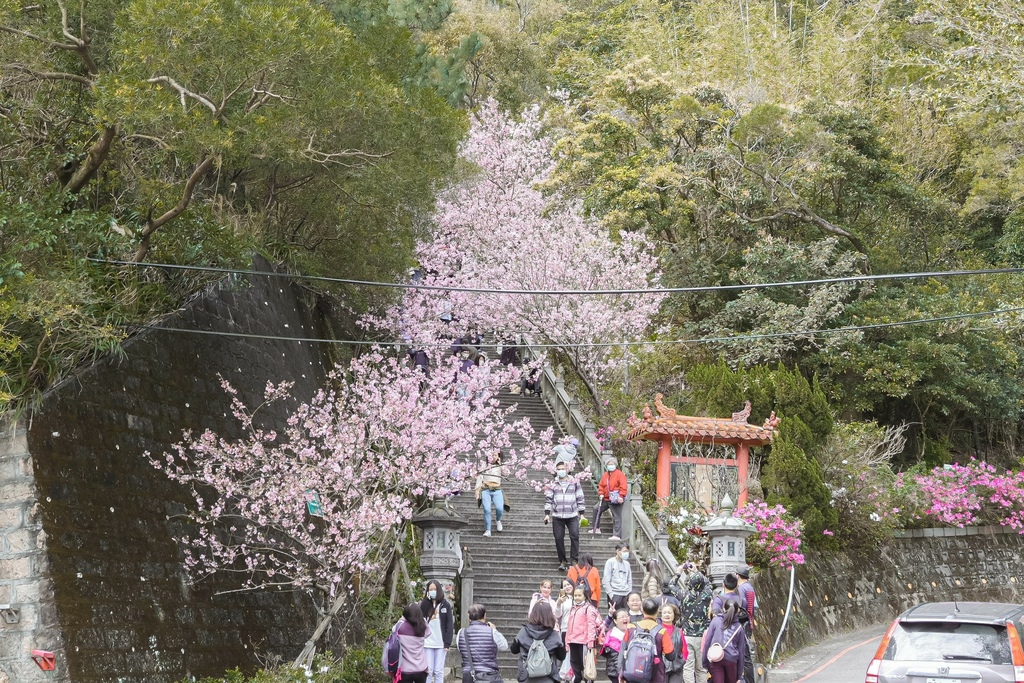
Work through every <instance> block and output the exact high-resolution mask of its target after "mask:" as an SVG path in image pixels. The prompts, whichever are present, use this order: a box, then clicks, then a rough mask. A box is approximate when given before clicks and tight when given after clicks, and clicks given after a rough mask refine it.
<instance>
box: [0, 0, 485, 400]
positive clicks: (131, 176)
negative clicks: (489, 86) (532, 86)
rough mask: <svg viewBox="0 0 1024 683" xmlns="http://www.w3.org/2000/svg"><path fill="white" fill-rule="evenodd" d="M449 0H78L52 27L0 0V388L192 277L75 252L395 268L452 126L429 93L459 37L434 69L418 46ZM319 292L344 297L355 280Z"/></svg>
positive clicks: (453, 67) (112, 344)
mask: <svg viewBox="0 0 1024 683" xmlns="http://www.w3.org/2000/svg"><path fill="white" fill-rule="evenodd" d="M450 12H451V6H450V5H449V4H448V3H447V1H446V0H436V1H435V0H424V1H423V2H414V1H412V0H408V1H406V0H402V1H397V0H396V1H395V2H392V3H388V2H386V1H385V0H353V1H352V2H350V3H337V4H336V5H335V6H333V7H332V8H331V10H328V9H326V8H325V7H323V6H322V5H320V4H317V3H312V2H308V1H307V0H285V1H284V2H278V1H274V2H267V1H265V0H203V1H201V2H190V3H180V2H169V1H165V0H158V1H156V2H123V3H122V2H111V1H110V0H99V1H98V2H91V3H87V4H82V5H80V6H73V7H69V8H68V16H67V17H66V24H64V23H63V21H62V16H61V13H60V8H59V7H58V6H57V5H54V4H52V3H51V4H46V5H28V4H27V3H21V2H15V1H13V0H12V1H11V2H7V3H4V4H3V6H2V8H0V28H2V29H3V30H0V86H2V87H0V89H2V90H3V92H4V95H3V98H2V102H0V113H2V115H0V197H2V198H3V201H2V205H0V225H3V229H2V230H0V246H2V248H0V279H2V282H0V287H3V294H2V297H3V299H2V302H3V303H2V305H0V316H2V317H0V354H3V358H4V372H5V375H4V376H3V378H2V379H0V382H2V383H3V385H2V388H0V393H2V394H3V396H4V398H5V399H9V398H14V399H16V400H18V401H19V402H24V401H25V400H27V399H28V398H29V397H30V396H31V395H32V393H33V392H34V391H37V390H40V389H43V388H45V387H46V386H48V385H50V384H51V383H52V382H53V381H55V380H57V379H59V378H60V377H62V376H64V375H66V374H67V373H68V372H69V371H70V370H71V369H72V368H73V367H75V365H76V364H77V363H79V362H81V361H83V360H85V359H86V358H89V357H91V356H93V355H95V354H99V353H107V352H111V351H114V350H116V349H117V348H118V344H119V341H120V340H121V339H122V338H123V337H124V336H125V334H126V330H125V328H123V327H122V324H123V323H125V322H128V321H132V320H138V319H140V318H147V319H148V318H152V317H153V316H155V315H159V314H160V313H161V312H164V311H167V310H171V309H173V307H175V306H177V305H178V304H179V303H180V301H181V300H182V298H183V297H184V296H187V295H188V294H190V293H192V291H194V288H195V287H197V286H200V285H201V284H203V282H205V279H204V278H195V277H192V276H182V275H173V276H168V277H164V276H162V275H161V274H159V273H153V272H142V273H138V274H133V275H131V276H128V277H125V276H123V275H122V274H119V273H118V272H117V271H115V270H113V269H106V270H102V269H97V268H94V267H91V266H88V265H87V263H86V261H85V259H86V257H88V256H106V257H111V258H116V259H124V258H128V259H134V260H145V259H152V260H156V261H171V262H176V263H182V264H202V265H217V264H231V265H238V264H243V265H244V264H247V263H248V261H249V259H250V257H251V253H252V252H253V251H259V252H262V253H263V254H265V255H266V256H268V257H269V258H271V259H272V260H281V261H285V262H288V263H290V264H291V265H292V266H293V267H296V268H300V269H302V270H305V271H306V272H318V273H325V272H329V273H331V274H334V275H344V276H348V277H354V278H359V279H370V280H374V279H386V278H388V277H390V276H392V275H394V274H395V273H397V272H401V271H402V270H403V269H405V268H406V267H408V265H409V263H410V259H411V254H412V246H413V243H414V241H415V239H416V237H417V235H418V231H419V229H420V227H421V221H422V219H423V216H425V215H427V214H428V212H429V211H430V210H431V208H432V205H433V200H434V193H435V190H436V188H437V186H438V184H439V183H440V182H441V181H442V179H444V178H445V177H446V176H447V174H448V173H449V171H450V170H451V168H452V166H453V164H454V160H455V151H456V146H457V144H458V140H459V139H460V138H461V136H462V134H463V132H464V130H465V121H464V117H463V115H462V114H461V113H459V112H458V111H456V110H454V109H453V108H452V107H450V106H449V105H448V104H447V102H446V101H445V98H446V97H450V98H452V99H456V100H459V99H461V95H460V94H458V93H461V92H463V91H464V89H465V78H464V70H463V69H462V67H461V64H463V63H464V62H465V60H467V59H468V58H469V55H470V54H472V52H473V50H474V49H475V48H474V43H473V40H472V39H467V41H468V42H467V47H466V48H465V49H464V50H463V52H462V53H460V55H461V56H459V55H456V56H455V57H453V58H451V59H449V60H448V61H447V62H445V61H443V60H442V61H441V62H440V64H441V66H442V67H443V70H444V73H442V74H440V75H438V69H437V68H435V66H436V64H437V62H436V60H435V59H434V57H433V56H432V55H431V54H429V52H427V51H426V48H425V45H426V42H425V38H424V35H425V32H427V31H433V30H436V29H438V28H439V27H440V26H441V25H442V24H443V22H444V20H445V18H446V17H447V15H448V14H450ZM51 43H56V44H59V45H62V46H64V48H62V49H52V47H51ZM72 47H73V48H74V49H71V48H72ZM459 60H462V61H459ZM460 84H461V85H460ZM460 88H461V90H460ZM453 92H454V93H455V94H454V95H453V94H452V93H453ZM338 294H339V295H346V294H347V295H349V298H348V300H347V301H346V302H345V305H347V306H350V307H354V308H361V307H364V306H367V305H369V304H371V303H372V297H373V296H374V295H373V294H363V293H360V294H357V295H351V293H346V292H339V293H338Z"/></svg>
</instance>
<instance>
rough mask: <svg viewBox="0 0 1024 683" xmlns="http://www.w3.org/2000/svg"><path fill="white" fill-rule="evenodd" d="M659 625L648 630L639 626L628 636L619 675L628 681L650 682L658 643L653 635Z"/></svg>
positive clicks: (637, 682) (657, 631)
mask: <svg viewBox="0 0 1024 683" xmlns="http://www.w3.org/2000/svg"><path fill="white" fill-rule="evenodd" d="M660 632H661V626H656V627H654V629H653V630H651V631H649V630H647V629H645V628H640V627H639V626H638V627H637V628H636V630H634V631H633V632H632V633H631V634H630V636H629V642H628V643H627V644H626V653H625V654H624V655H623V657H622V671H620V672H619V675H620V676H622V678H623V679H625V680H627V681H629V683H650V682H651V680H652V679H653V678H654V660H655V659H657V657H658V643H657V641H656V640H655V635H656V634H658V633H660Z"/></svg>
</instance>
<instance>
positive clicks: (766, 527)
mask: <svg viewBox="0 0 1024 683" xmlns="http://www.w3.org/2000/svg"><path fill="white" fill-rule="evenodd" d="M733 514H734V515H735V516H736V517H738V518H739V519H742V520H743V521H745V522H746V523H747V524H750V525H752V526H753V527H754V528H755V529H756V530H757V531H756V532H755V533H754V534H753V535H752V536H750V538H748V539H747V558H748V561H750V562H751V563H752V564H760V563H761V562H764V563H767V564H769V565H771V566H773V567H782V568H784V569H789V568H790V567H792V566H793V565H797V564H803V563H804V556H803V553H801V552H800V543H801V535H802V533H803V522H801V521H800V520H799V519H796V518H794V517H793V516H792V515H790V514H789V512H788V511H787V510H786V508H785V507H784V506H782V505H772V506H769V505H768V503H766V502H764V501H763V500H756V499H755V500H751V501H748V502H747V504H746V505H744V506H743V507H741V508H739V509H738V510H736V511H735V513H733Z"/></svg>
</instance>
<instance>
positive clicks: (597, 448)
mask: <svg viewBox="0 0 1024 683" xmlns="http://www.w3.org/2000/svg"><path fill="white" fill-rule="evenodd" d="M520 348H522V349H525V351H526V354H525V355H526V356H527V360H529V361H531V362H535V361H539V360H541V359H542V358H543V356H542V355H541V354H540V352H539V351H538V350H537V349H535V348H533V347H532V346H529V345H526V346H521V347H520ZM540 389H541V392H540V394H541V398H543V399H544V401H545V402H546V403H547V404H548V406H549V407H550V408H551V413H552V415H554V417H555V422H556V423H557V424H558V426H559V427H561V428H562V431H563V432H565V433H566V434H568V435H569V436H575V437H576V438H577V439H578V440H579V442H580V445H579V447H578V449H577V457H578V458H580V460H581V461H582V462H583V466H584V467H589V468H590V471H591V473H593V475H594V479H593V482H592V483H593V485H594V488H595V490H596V488H597V482H598V480H599V479H600V478H601V472H603V471H604V462H605V459H606V458H609V457H611V455H612V452H611V451H606V450H604V449H603V448H602V447H601V443H600V442H599V441H598V440H597V438H596V437H594V425H592V424H590V423H589V422H588V421H587V419H586V417H584V415H583V413H582V412H580V404H579V401H577V400H576V399H575V398H573V397H572V396H570V395H569V392H567V391H566V390H565V380H563V379H561V378H559V377H558V376H557V375H556V374H555V372H554V370H552V369H551V368H550V367H547V366H544V367H543V368H541V373H540Z"/></svg>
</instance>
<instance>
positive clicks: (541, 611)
mask: <svg viewBox="0 0 1024 683" xmlns="http://www.w3.org/2000/svg"><path fill="white" fill-rule="evenodd" d="M535 641H540V642H542V643H544V649H545V650H547V651H548V655H549V656H550V657H551V671H550V673H549V674H548V675H547V676H532V677H531V676H528V675H527V671H526V658H527V657H528V656H529V654H530V647H531V646H532V645H533V643H534V642H535ZM508 649H509V652H511V653H512V654H514V655H519V673H518V675H517V676H516V678H517V679H518V680H519V681H520V683H558V681H559V676H558V670H559V668H561V666H562V660H563V659H565V645H563V644H562V634H561V633H559V631H558V628H557V624H556V623H555V613H554V612H553V611H552V610H551V605H549V604H548V603H547V602H538V603H537V604H535V605H534V606H533V609H532V610H530V619H529V621H528V622H527V624H526V626H523V627H522V628H521V629H519V633H518V634H517V635H516V638H515V640H513V641H512V644H511V645H509V648H508Z"/></svg>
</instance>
